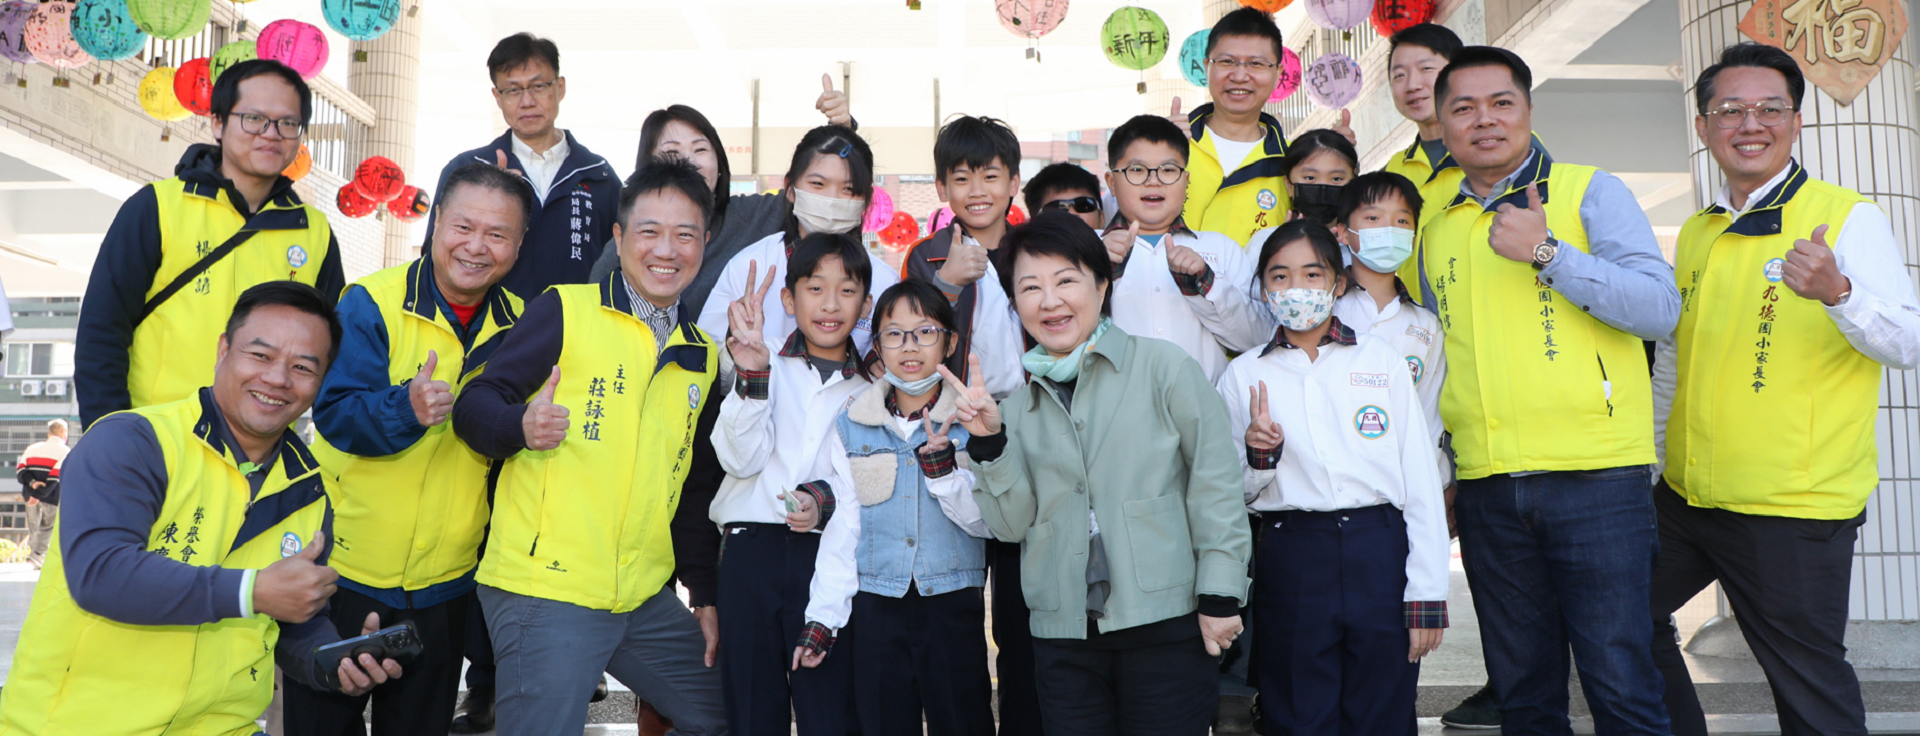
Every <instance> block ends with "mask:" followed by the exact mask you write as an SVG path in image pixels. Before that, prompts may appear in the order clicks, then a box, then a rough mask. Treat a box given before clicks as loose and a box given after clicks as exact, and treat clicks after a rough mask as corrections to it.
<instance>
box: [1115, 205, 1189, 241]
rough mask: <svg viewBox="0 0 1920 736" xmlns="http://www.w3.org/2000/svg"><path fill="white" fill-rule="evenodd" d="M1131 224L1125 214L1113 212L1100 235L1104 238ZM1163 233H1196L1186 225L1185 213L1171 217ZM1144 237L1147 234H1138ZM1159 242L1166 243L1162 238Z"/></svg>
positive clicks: (1141, 237)
mask: <svg viewBox="0 0 1920 736" xmlns="http://www.w3.org/2000/svg"><path fill="white" fill-rule="evenodd" d="M1131 224H1133V221H1132V220H1129V219H1127V216H1126V215H1122V214H1118V213H1115V214H1114V216H1113V219H1112V220H1110V221H1108V222H1107V229H1105V230H1102V231H1100V237H1103V238H1104V237H1106V235H1107V233H1110V232H1113V231H1115V230H1125V229H1127V226H1128V225H1131ZM1164 234H1166V235H1196V233H1194V232H1193V229H1192V228H1189V227H1187V216H1186V214H1185V213H1182V214H1180V215H1177V216H1175V217H1174V218H1173V224H1172V225H1169V226H1168V227H1167V232H1166V233H1164ZM1146 237H1147V236H1145V235H1142V236H1140V238H1139V239H1141V240H1146ZM1148 242H1152V241H1148ZM1160 242H1161V244H1162V245H1164V244H1166V242H1167V241H1166V240H1165V239H1164V238H1163V239H1161V241H1160Z"/></svg>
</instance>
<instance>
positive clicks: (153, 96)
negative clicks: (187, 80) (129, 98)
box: [140, 66, 193, 122]
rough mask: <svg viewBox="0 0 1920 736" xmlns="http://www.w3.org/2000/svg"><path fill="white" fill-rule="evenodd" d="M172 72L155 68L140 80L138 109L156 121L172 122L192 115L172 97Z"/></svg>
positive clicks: (166, 68) (168, 67)
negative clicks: (144, 111)
mask: <svg viewBox="0 0 1920 736" xmlns="http://www.w3.org/2000/svg"><path fill="white" fill-rule="evenodd" d="M173 72H174V68H173V67H170V66H163V67H156V68H155V69H154V70H153V71H150V72H147V76H145V77H141V78H140V109H142V110H146V111H147V114H148V115H152V116H153V117H154V118H155V119H157V120H164V121H167V122H172V121H175V120H181V119H184V118H186V117H187V116H189V115H192V114H193V113H192V112H189V111H188V110H187V108H185V107H181V106H180V100H179V99H178V98H176V97H174V96H173Z"/></svg>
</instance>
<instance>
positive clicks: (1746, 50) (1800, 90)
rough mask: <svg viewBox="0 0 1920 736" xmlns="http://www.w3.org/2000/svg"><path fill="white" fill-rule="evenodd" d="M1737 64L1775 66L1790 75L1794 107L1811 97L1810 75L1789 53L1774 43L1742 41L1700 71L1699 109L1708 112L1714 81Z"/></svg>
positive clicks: (1696, 88)
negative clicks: (1809, 89)
mask: <svg viewBox="0 0 1920 736" xmlns="http://www.w3.org/2000/svg"><path fill="white" fill-rule="evenodd" d="M1735 67H1758V68H1761V69H1772V70H1774V71H1776V72H1779V73H1780V76H1783V77H1786V78H1787V94H1788V95H1790V96H1792V97H1793V109H1795V110H1798V109H1800V102H1801V101H1802V100H1803V99H1804V98H1805V97H1806V96H1807V77H1806V75H1804V74H1802V73H1801V72H1800V64H1799V62H1796V61H1794V60H1793V57H1792V56H1790V55H1788V54H1787V52H1785V51H1782V50H1780V49H1778V48H1775V47H1773V46H1766V45H1762V44H1757V43H1754V42H1752V41H1742V42H1740V43H1736V44H1734V45H1732V46H1728V47H1726V48H1725V49H1721V51H1720V60H1719V61H1717V62H1714V65H1713V66H1710V67H1707V68H1705V69H1702V70H1700V78H1699V79H1697V80H1695V81H1694V83H1693V102H1694V109H1695V111H1697V112H1699V113H1701V114H1705V113H1706V112H1707V105H1708V104H1709V103H1712V102H1713V80H1714V79H1715V78H1716V77H1719V76H1720V72H1722V71H1725V70H1728V69H1732V68H1735Z"/></svg>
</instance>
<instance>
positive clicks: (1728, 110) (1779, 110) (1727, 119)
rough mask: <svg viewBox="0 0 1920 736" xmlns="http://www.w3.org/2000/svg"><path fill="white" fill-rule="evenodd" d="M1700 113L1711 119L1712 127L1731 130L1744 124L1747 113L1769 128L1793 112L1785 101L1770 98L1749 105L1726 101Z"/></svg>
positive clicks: (1784, 119) (1785, 119) (1781, 121)
mask: <svg viewBox="0 0 1920 736" xmlns="http://www.w3.org/2000/svg"><path fill="white" fill-rule="evenodd" d="M1700 114H1701V115H1705V116H1706V118H1707V119H1708V120H1712V121H1713V127H1716V128H1719V129H1721V130H1733V129H1735V128H1738V127H1740V126H1741V125H1744V124H1746V122H1747V115H1749V114H1751V115H1753V117H1754V118H1755V119H1758V120H1759V121H1760V124H1761V125H1765V126H1767V127H1769V128H1771V127H1773V126H1776V125H1779V124H1781V123H1784V122H1786V121H1787V116H1788V115H1791V114H1793V106H1791V105H1788V104H1787V103H1785V102H1775V101H1772V100H1765V101H1762V102H1756V103H1753V104H1751V105H1742V104H1740V103H1738V102H1728V103H1724V104H1722V105H1720V106H1719V107H1716V108H1714V109H1712V110H1708V111H1706V112H1703V113H1700Z"/></svg>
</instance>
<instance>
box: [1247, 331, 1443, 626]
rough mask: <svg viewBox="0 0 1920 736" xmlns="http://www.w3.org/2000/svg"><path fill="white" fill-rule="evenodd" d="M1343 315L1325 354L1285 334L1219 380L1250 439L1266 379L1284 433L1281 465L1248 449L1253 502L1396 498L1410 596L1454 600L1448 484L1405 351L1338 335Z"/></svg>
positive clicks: (1289, 504)
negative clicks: (1258, 465)
mask: <svg viewBox="0 0 1920 736" xmlns="http://www.w3.org/2000/svg"><path fill="white" fill-rule="evenodd" d="M1335 322H1336V324H1335V325H1334V327H1333V331H1330V332H1329V333H1328V336H1329V339H1328V340H1325V341H1323V344H1321V345H1320V346H1319V351H1320V355H1319V358H1318V359H1317V360H1312V361H1309V360H1308V359H1307V354H1306V351H1304V350H1300V349H1298V348H1294V347H1290V346H1286V345H1285V344H1284V343H1281V342H1279V341H1277V340H1276V341H1275V342H1274V343H1270V344H1269V345H1268V346H1267V347H1264V348H1262V349H1260V350H1256V351H1252V352H1248V353H1246V354H1244V355H1241V356H1240V357H1238V358H1235V359H1234V360H1233V363H1232V365H1229V366H1228V367H1227V371H1226V373H1225V374H1224V375H1222V376H1221V377H1220V380H1219V381H1218V382H1217V386H1218V388H1219V390H1220V395H1221V397H1222V398H1224V399H1225V400H1226V402H1227V418H1228V421H1229V422H1231V427H1232V430H1233V436H1234V437H1236V438H1240V440H1241V441H1242V442H1244V441H1245V437H1246V436H1247V425H1248V424H1250V423H1251V422H1252V418H1251V414H1250V413H1249V411H1248V408H1247V404H1248V397H1249V393H1248V390H1247V388H1248V387H1249V386H1258V385H1259V383H1260V382H1261V381H1265V382H1266V384H1267V411H1268V413H1269V415H1270V416H1272V418H1273V421H1275V422H1278V423H1279V424H1280V431H1281V433H1282V436H1283V438H1284V439H1283V441H1282V443H1281V446H1280V461H1279V466H1278V467H1277V468H1274V469H1272V470H1257V469H1254V468H1253V467H1252V466H1251V464H1249V463H1248V460H1247V458H1246V454H1245V453H1242V456H1241V460H1240V462H1241V468H1242V470H1243V471H1244V473H1245V476H1246V491H1245V492H1246V496H1245V497H1246V500H1247V506H1248V507H1249V508H1252V509H1253V510H1255V511H1282V510H1300V511H1340V510H1343V509H1357V508H1365V507H1368V506H1377V505H1379V504H1383V503H1389V504H1393V506H1394V508H1397V509H1399V510H1400V511H1401V512H1402V513H1403V514H1404V516H1405V519H1406V522H1407V588H1406V591H1405V596H1404V597H1403V598H1402V600H1405V601H1444V600H1446V599H1447V559H1448V556H1449V554H1450V553H1449V551H1448V546H1447V511H1446V502H1445V501H1444V500H1443V499H1442V496H1441V489H1442V486H1443V485H1444V482H1443V481H1442V479H1441V477H1440V472H1439V463H1438V461H1437V459H1436V458H1435V455H1436V454H1438V448H1436V447H1435V446H1434V442H1433V439H1432V438H1433V435H1432V434H1431V433H1430V432H1429V431H1428V429H1427V426H1426V411H1425V410H1424V409H1423V408H1422V407H1421V406H1420V399H1419V397H1418V395H1417V392H1416V391H1415V390H1414V386H1413V378H1412V376H1410V375H1409V374H1408V373H1407V366H1406V360H1405V357H1404V356H1402V355H1401V354H1400V351H1398V350H1395V349H1394V348H1393V346H1392V345H1390V344H1388V343H1387V341H1386V340H1383V339H1381V338H1379V337H1375V336H1373V335H1358V336H1355V335H1353V334H1352V332H1351V331H1347V332H1346V334H1345V336H1344V337H1343V338H1342V337H1336V333H1337V332H1339V331H1343V330H1346V328H1345V327H1344V326H1342V325H1339V324H1338V323H1337V322H1338V320H1337V319H1336V320H1335ZM1277 334H1278V333H1276V336H1277ZM1341 339H1345V340H1348V341H1351V342H1341V341H1340V340H1341ZM1243 447H1244V445H1243Z"/></svg>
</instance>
